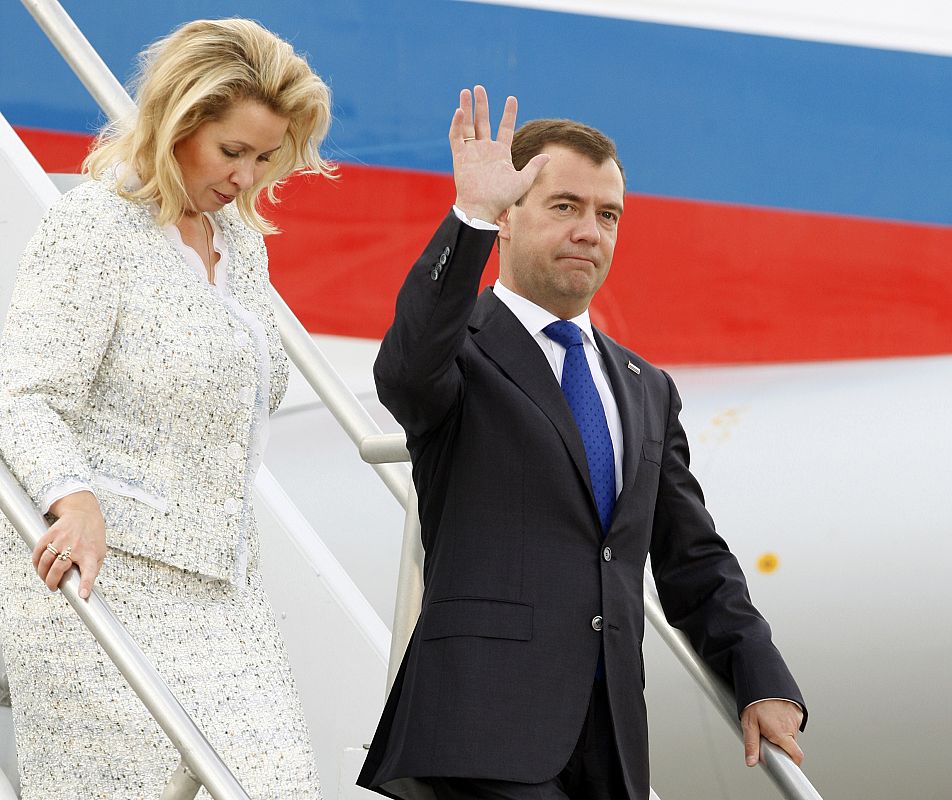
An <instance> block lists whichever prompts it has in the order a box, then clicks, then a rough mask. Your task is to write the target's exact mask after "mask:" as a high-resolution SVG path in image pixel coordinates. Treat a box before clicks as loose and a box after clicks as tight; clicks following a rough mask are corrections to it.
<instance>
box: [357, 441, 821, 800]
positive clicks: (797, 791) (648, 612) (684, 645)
mask: <svg viewBox="0 0 952 800" xmlns="http://www.w3.org/2000/svg"><path fill="white" fill-rule="evenodd" d="M401 440H402V441H401ZM360 450H361V454H362V455H363V454H366V457H367V458H368V459H370V458H372V459H375V460H376V461H384V460H386V459H404V458H406V453H407V449H406V440H405V438H403V437H401V436H398V435H393V434H388V435H386V436H378V437H374V438H367V439H364V441H363V442H361V446H360ZM411 518H415V522H412V521H411ZM419 532H420V522H419V514H418V511H417V508H416V506H415V504H413V505H410V506H408V507H407V522H406V525H405V528H404V542H403V552H404V554H405V556H404V559H401V562H400V571H401V576H400V580H399V581H398V584H397V585H398V591H397V601H396V609H395V610H394V621H395V622H394V631H393V639H394V641H393V644H392V646H391V652H392V653H397V652H399V653H400V655H401V658H402V656H403V653H404V652H405V651H406V648H407V645H408V644H409V639H410V635H411V634H412V632H413V626H412V625H410V626H407V625H406V623H405V621H406V619H407V618H408V617H410V616H412V615H413V614H414V611H415V612H416V613H417V614H418V613H419V610H420V601H421V597H422V579H418V578H417V576H418V575H419V576H422V572H423V567H422V563H423V561H422V559H423V546H422V543H421V542H420V535H419ZM409 536H415V541H407V537H409ZM410 553H412V558H410V557H407V555H406V554H410ZM404 570H406V571H407V573H408V574H407V576H404V575H403V572H404ZM418 584H419V587H420V588H417V587H418ZM644 598H645V617H646V618H647V619H648V621H649V622H650V623H651V625H652V627H654V629H655V630H656V631H657V632H658V633H659V634H660V636H661V638H662V639H663V640H664V642H665V643H666V644H667V645H668V647H669V648H671V651H672V652H673V653H674V655H675V656H676V657H677V659H678V660H679V661H680V662H681V665H682V666H683V667H684V668H685V670H687V672H688V674H689V675H690V676H691V677H692V678H694V680H695V682H696V683H697V684H698V686H700V687H701V689H702V690H703V691H704V693H705V694H706V695H707V696H708V698H709V699H710V700H711V702H712V703H713V704H714V706H715V708H717V710H718V711H719V712H720V713H721V716H722V717H723V718H724V720H725V721H726V722H727V723H728V725H729V726H730V728H731V729H732V730H733V731H734V732H735V733H736V734H737V735H738V736H740V737H743V734H742V731H741V727H740V723H739V720H738V719H737V712H736V710H735V703H734V694H733V692H732V691H731V690H730V688H729V687H728V686H727V684H726V683H724V681H723V680H721V678H719V677H718V676H717V675H716V674H715V673H714V672H713V670H711V668H710V667H709V666H708V665H707V664H705V663H704V662H703V661H702V660H701V657H700V656H698V654H697V653H696V652H695V651H694V648H693V647H691V643H690V642H689V641H688V638H687V636H685V635H684V633H682V632H681V631H679V630H678V629H677V628H674V627H672V626H671V625H669V624H668V620H667V619H666V618H665V616H664V611H663V609H662V607H661V600H660V598H659V597H658V590H657V588H656V587H655V583H654V577H653V576H652V575H651V572H650V571H649V570H647V569H646V570H645V582H644ZM413 618H414V620H415V619H416V617H413ZM397 620H401V621H403V624H402V626H401V631H400V636H399V637H398V635H397V627H396V621H397ZM392 666H393V665H391V667H392ZM760 749H761V763H762V765H763V767H764V769H766V770H767V774H768V775H769V776H770V778H771V780H772V781H773V782H774V784H775V785H776V786H777V788H778V789H779V790H780V792H781V794H782V795H783V796H784V797H785V798H787V799H788V800H822V798H821V797H820V794H819V793H818V792H817V790H816V789H815V788H814V787H813V784H811V783H810V781H809V779H808V778H807V777H806V775H804V774H803V771H802V770H801V769H800V768H799V767H798V766H797V765H796V764H794V763H793V761H792V760H791V759H790V757H789V756H788V755H787V754H786V753H785V752H784V751H783V750H781V749H780V748H779V747H777V746H776V745H775V744H773V743H772V742H769V741H767V740H766V739H765V738H763V737H761V740H760Z"/></svg>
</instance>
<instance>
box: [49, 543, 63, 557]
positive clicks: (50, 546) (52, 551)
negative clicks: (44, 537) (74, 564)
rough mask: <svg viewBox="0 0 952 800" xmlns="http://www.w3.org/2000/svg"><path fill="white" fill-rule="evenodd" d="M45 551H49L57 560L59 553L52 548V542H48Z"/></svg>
mask: <svg viewBox="0 0 952 800" xmlns="http://www.w3.org/2000/svg"><path fill="white" fill-rule="evenodd" d="M46 549H47V550H49V551H50V552H51V553H52V554H53V555H54V556H56V557H57V558H59V554H60V552H59V550H57V549H56V548H55V547H53V543H52V542H50V543H49V544H48V545H47V546H46Z"/></svg>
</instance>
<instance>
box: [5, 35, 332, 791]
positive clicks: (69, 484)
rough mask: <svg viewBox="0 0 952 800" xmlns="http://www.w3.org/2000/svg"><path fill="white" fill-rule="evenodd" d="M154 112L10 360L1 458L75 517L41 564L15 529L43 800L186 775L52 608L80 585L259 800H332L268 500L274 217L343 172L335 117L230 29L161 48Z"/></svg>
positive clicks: (148, 65) (59, 224) (128, 127)
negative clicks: (299, 179)
mask: <svg viewBox="0 0 952 800" xmlns="http://www.w3.org/2000/svg"><path fill="white" fill-rule="evenodd" d="M137 99H138V105H139V111H138V114H137V116H136V118H135V119H134V120H131V121H129V122H128V123H127V124H125V125H121V126H118V127H116V128H113V129H109V130H106V131H105V132H104V133H103V134H102V135H101V136H100V137H99V139H98V140H97V143H96V145H95V146H94V149H93V151H92V153H91V154H90V156H89V157H88V159H87V162H86V170H87V171H88V173H89V174H90V177H91V178H92V180H90V181H88V182H86V183H84V184H83V185H81V186H79V187H77V188H76V189H74V190H73V191H71V192H69V193H67V194H66V195H64V196H63V198H62V199H61V200H60V201H58V202H57V203H56V204H54V206H53V207H52V208H51V209H50V212H49V213H48V214H47V216H46V218H45V219H44V221H43V222H42V224H41V225H40V227H39V230H38V231H37V232H36V234H35V236H34V237H33V239H32V240H31V242H30V244H29V245H28V247H27V249H26V251H25V252H24V254H23V257H22V260H21V262H20V266H19V272H18V275H17V283H16V287H15V290H14V295H13V299H12V303H11V307H10V311H9V314H8V316H7V320H6V327H5V330H4V332H3V339H2V343H0V456H2V457H3V459H4V460H5V461H6V462H7V463H8V464H9V466H10V468H11V469H12V470H13V472H14V473H15V474H16V476H17V477H18V479H19V480H20V481H21V482H22V484H23V485H24V487H25V488H26V490H27V491H28V492H29V493H30V495H31V496H32V497H33V498H34V500H35V501H36V503H37V505H38V506H39V508H40V509H41V510H42V511H43V512H44V513H48V514H49V515H50V517H51V518H54V519H55V521H54V522H53V524H52V526H51V527H50V529H49V532H48V533H47V535H46V536H44V537H43V539H42V540H41V541H40V543H39V545H38V546H37V548H36V550H35V551H34V553H33V559H32V564H31V562H30V558H29V557H28V554H27V553H26V552H25V549H24V547H23V544H22V542H21V541H20V540H19V539H18V537H17V536H16V535H15V533H14V532H13V530H12V528H10V527H9V525H8V524H7V523H6V521H5V520H4V521H3V524H2V525H0V587H2V589H0V631H2V636H3V643H2V644H3V651H4V655H5V657H6V660H7V667H8V672H9V678H10V688H11V693H12V699H13V708H14V718H15V724H16V732H17V746H18V759H19V766H20V773H21V784H22V791H23V800H53V799H55V798H70V799H71V800H72V799H73V798H83V800H87V799H89V798H157V797H159V795H160V793H161V790H162V787H163V786H164V784H165V783H166V782H167V780H168V778H169V776H170V774H171V772H172V770H173V768H174V767H175V764H176V763H177V761H178V754H177V752H176V751H175V750H174V749H173V747H172V746H171V744H170V743H169V742H168V741H167V739H166V737H165V736H164V735H163V733H162V732H161V731H160V729H159V728H158V726H157V725H156V723H155V722H154V721H153V720H152V718H151V717H150V716H148V714H147V713H146V712H145V710H144V709H143V707H142V706H141V704H140V703H139V701H138V700H137V698H136V697H135V696H134V695H133V693H132V692H131V691H130V690H129V689H128V687H127V686H126V685H125V683H124V681H123V680H122V678H121V677H120V676H119V674H118V672H117V671H116V669H115V668H114V667H113V665H112V664H111V662H109V661H108V660H106V659H105V658H104V656H103V655H102V653H101V652H100V650H99V647H98V646H97V644H96V642H95V641H94V640H93V638H92V637H91V636H90V635H89V634H88V633H87V631H86V630H85V628H83V626H82V625H81V624H80V623H79V622H78V620H77V618H76V616H75V614H73V613H72V611H71V610H70V609H69V608H68V606H67V604H66V603H65V601H64V599H63V597H62V596H61V595H60V594H59V593H58V592H56V593H51V592H50V590H52V589H55V588H56V587H57V586H58V585H59V582H60V580H61V578H62V577H63V575H64V573H65V572H66V570H67V569H68V568H69V566H70V565H72V564H75V565H76V566H77V567H78V568H79V570H80V573H81V577H82V589H81V593H82V594H83V595H84V596H87V595H88V593H89V592H90V590H91V589H92V587H93V585H94V584H95V585H96V586H97V587H98V589H99V591H101V592H102V594H103V595H104V596H105V598H106V600H107V602H108V603H109V604H110V605H111V606H112V608H113V610H114V611H115V612H116V614H117V615H118V616H119V618H120V619H121V620H122V622H123V623H125V625H126V626H127V627H128V628H129V629H130V631H131V633H132V635H133V636H134V637H135V639H136V640H137V641H138V643H139V644H140V645H141V646H142V647H143V649H144V650H145V652H146V654H147V655H148V657H149V658H150V659H151V660H152V661H153V662H154V663H155V664H156V665H157V667H158V668H159V671H160V672H161V673H162V674H163V676H164V677H165V679H166V680H167V681H168V682H169V683H170V685H171V687H172V690H173V691H174V692H175V694H176V695H177V696H178V698H179V699H180V700H181V701H182V702H183V703H184V705H185V706H186V708H187V710H188V711H189V712H190V713H191V714H192V716H193V717H194V718H195V719H196V721H197V722H198V723H199V725H200V727H201V728H202V729H203V730H204V731H205V733H206V735H207V736H208V738H209V739H210V741H211V742H212V744H213V745H214V746H215V747H216V748H217V749H218V750H219V752H220V753H221V754H222V755H223V757H224V759H225V761H226V763H227V764H228V765H229V767H230V768H231V769H232V770H233V771H234V772H235V774H236V775H237V777H238V778H239V780H240V781H241V782H242V783H243V785H244V786H245V788H246V790H247V791H249V792H250V794H251V795H252V796H253V797H255V798H291V797H293V798H296V800H300V798H316V797H318V796H319V789H318V781H317V775H316V770H315V765H314V755H313V752H312V750H311V746H310V742H309V736H308V731H307V727H306V725H305V721H304V718H303V714H302V711H301V707H300V701H299V699H298V695H297V690H296V687H295V685H294V681H293V678H292V676H291V673H290V670H289V667H288V663H287V657H286V653H285V650H284V646H283V644H282V642H281V640H280V637H279V634H278V631H277V628H276V626H275V622H274V619H273V615H272V612H271V609H270V607H269V605H268V602H267V599H266V597H265V594H264V592H263V590H262V586H261V579H260V577H259V573H258V569H257V562H258V538H257V533H256V528H255V521H254V516H253V512H252V507H251V500H252V482H253V479H254V476H255V473H256V471H257V469H258V466H259V464H260V461H261V452H262V449H263V447H264V444H265V439H266V437H267V429H268V415H269V413H270V412H272V411H274V409H275V408H276V406H277V405H278V403H279V402H280V400H281V398H282V396H283V394H284V391H285V387H286V384H287V375H288V367H287V362H286V357H285V354H284V352H283V351H282V349H281V343H280V339H279V336H278V331H277V329H276V326H275V322H274V318H273V314H272V310H271V308H270V305H269V301H268V296H267V292H266V289H267V286H268V271H267V256H266V253H265V247H264V241H263V238H262V234H264V233H270V232H273V228H272V226H271V225H270V224H269V223H268V222H267V220H265V219H264V218H263V217H262V216H261V214H260V213H259V211H258V210H257V207H256V203H257V201H258V199H259V196H260V195H261V194H262V193H263V192H267V193H268V194H269V195H271V196H272V199H273V193H272V192H273V189H274V187H275V185H276V184H277V183H278V182H279V181H280V180H281V179H283V178H285V177H287V176H288V175H289V174H290V173H292V172H295V171H309V172H313V173H319V174H324V175H328V174H329V173H330V171H331V170H330V167H329V165H328V164H327V163H325V162H324V161H323V160H322V159H321V157H320V155H319V153H318V144H319V143H320V142H321V140H322V139H323V137H324V135H325V134H326V132H327V129H328V126H329V123H330V98H329V93H328V90H327V87H326V86H325V84H324V83H323V81H322V80H321V79H320V78H319V77H318V76H316V75H315V74H314V73H313V72H312V71H311V69H310V68H309V67H308V65H307V63H306V62H305V60H304V59H303V58H301V57H300V56H298V55H296V54H295V53H294V51H293V49H292V48H291V47H290V45H288V44H287V43H286V42H284V41H282V40H280V39H279V38H278V37H276V36H275V35H274V34H272V33H270V32H268V31H266V30H265V29H263V28H262V27H260V26H259V25H257V24H256V23H254V22H250V21H248V20H240V19H232V20H222V21H198V22H192V23H189V24H186V25H184V26H182V27H181V28H179V29H178V30H176V31H174V32H173V33H172V34H171V35H169V36H168V37H167V38H165V39H163V40H161V41H159V42H157V43H155V44H154V45H152V46H151V47H150V48H148V49H147V50H146V51H145V53H144V54H143V59H142V69H141V78H140V81H139V84H138V92H137ZM37 575H39V577H37ZM41 579H42V580H41ZM44 582H45V585H44ZM203 795H204V793H203ZM204 796H207V795H204Z"/></svg>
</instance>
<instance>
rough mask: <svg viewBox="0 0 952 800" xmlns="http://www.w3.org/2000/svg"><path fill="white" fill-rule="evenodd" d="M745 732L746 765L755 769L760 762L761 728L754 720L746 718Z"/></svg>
mask: <svg viewBox="0 0 952 800" xmlns="http://www.w3.org/2000/svg"><path fill="white" fill-rule="evenodd" d="M742 723H743V724H742V728H743V731H744V763H745V764H747V766H748V767H754V766H756V765H757V762H758V761H760V726H759V725H758V724H757V722H756V721H755V720H754V719H751V718H750V717H747V716H745V717H744V719H743V720H742Z"/></svg>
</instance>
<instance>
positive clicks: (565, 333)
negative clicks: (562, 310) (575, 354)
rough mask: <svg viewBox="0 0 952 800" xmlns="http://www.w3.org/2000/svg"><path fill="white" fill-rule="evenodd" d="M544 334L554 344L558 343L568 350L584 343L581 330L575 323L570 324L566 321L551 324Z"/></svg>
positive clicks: (544, 329)
mask: <svg viewBox="0 0 952 800" xmlns="http://www.w3.org/2000/svg"><path fill="white" fill-rule="evenodd" d="M542 332H543V333H544V334H545V335H546V336H548V337H549V338H550V339H551V340H552V341H553V342H558V343H559V344H560V345H562V347H564V348H565V349H566V350H568V349H569V348H570V347H572V346H573V345H576V344H581V343H582V331H581V329H580V328H579V326H578V325H576V324H575V323H574V322H569V321H568V320H566V319H560V320H556V321H555V322H550V323H549V324H548V325H546V326H545V327H544V328H543V329H542Z"/></svg>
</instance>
